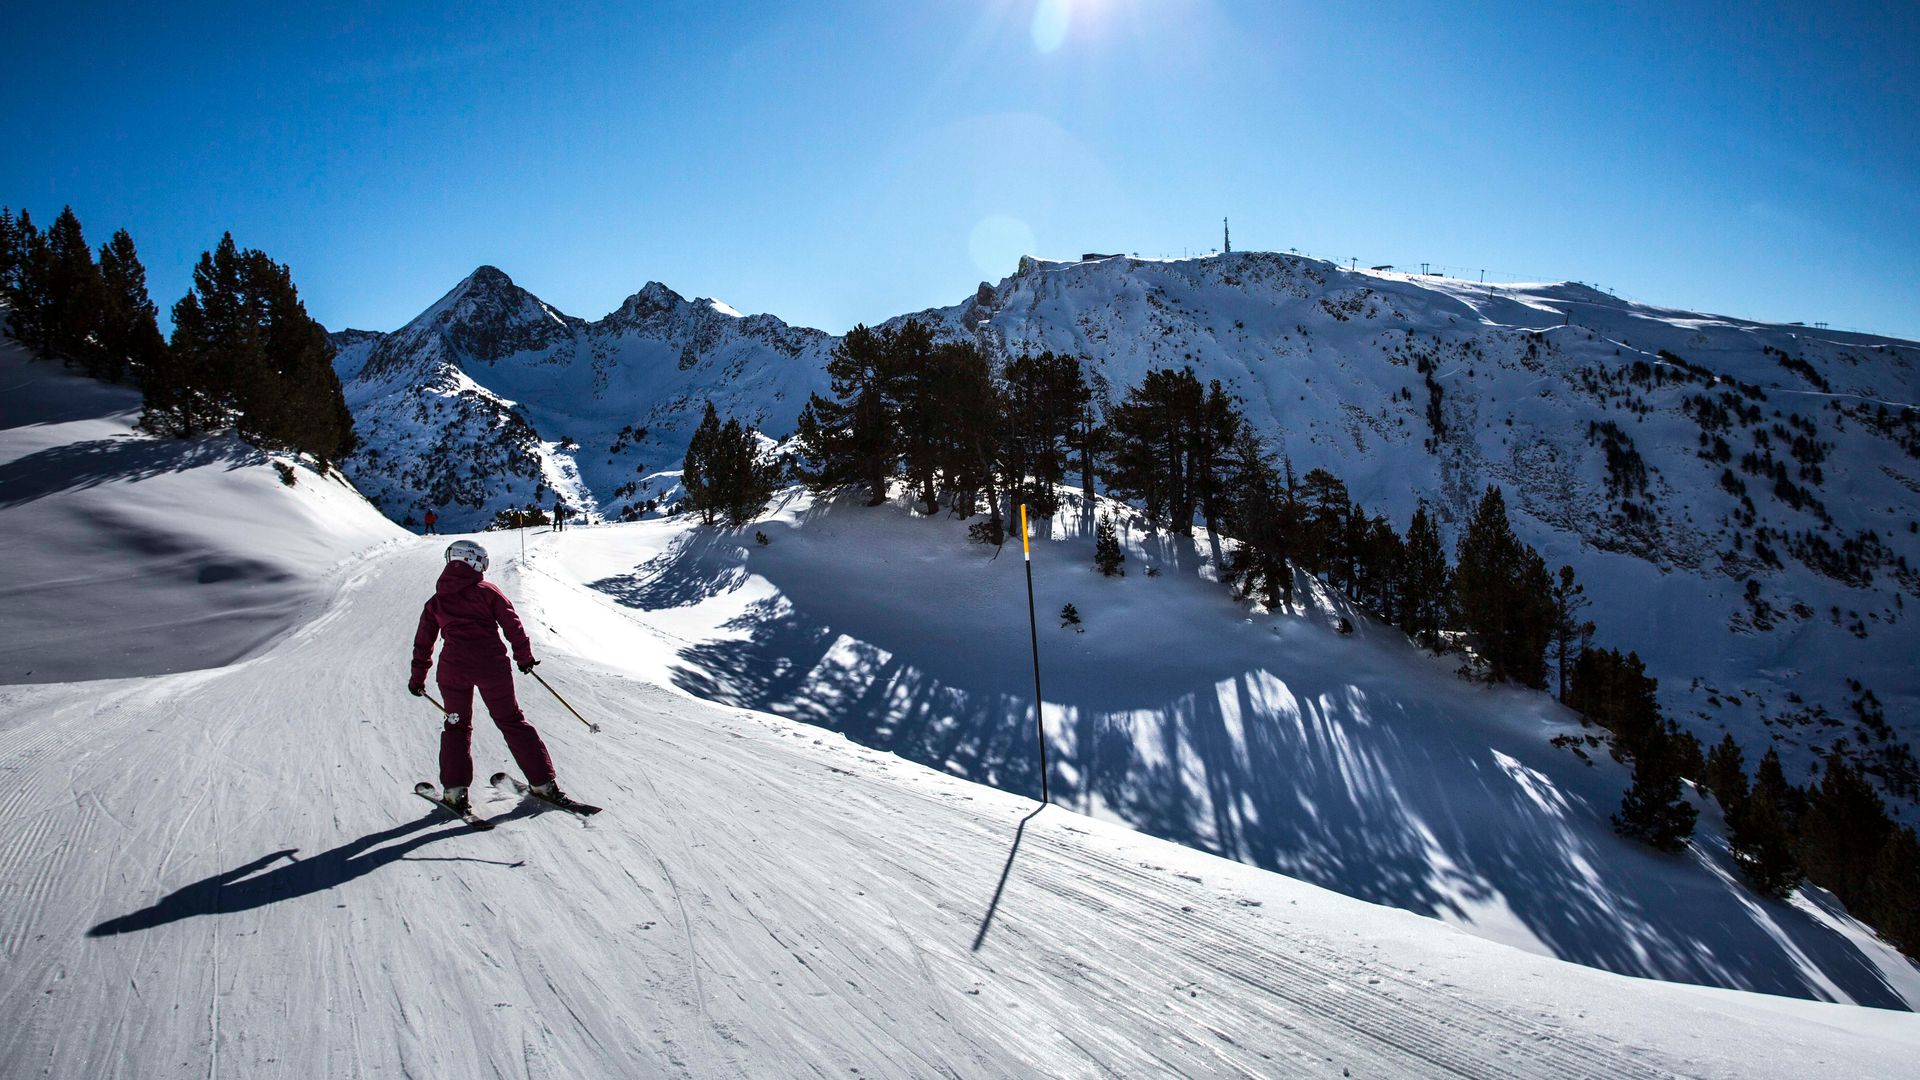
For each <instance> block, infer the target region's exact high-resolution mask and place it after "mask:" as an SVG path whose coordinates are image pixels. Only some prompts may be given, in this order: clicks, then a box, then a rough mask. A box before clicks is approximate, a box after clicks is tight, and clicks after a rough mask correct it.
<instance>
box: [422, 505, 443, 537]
mask: <svg viewBox="0 0 1920 1080" xmlns="http://www.w3.org/2000/svg"><path fill="white" fill-rule="evenodd" d="M439 520H440V515H439V514H436V513H434V512H433V511H431V510H429V511H427V517H426V522H427V531H426V533H425V535H427V536H432V535H433V526H434V523H435V522H437V521H439Z"/></svg>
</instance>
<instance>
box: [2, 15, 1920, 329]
mask: <svg viewBox="0 0 1920 1080" xmlns="http://www.w3.org/2000/svg"><path fill="white" fill-rule="evenodd" d="M1711 6H1714V5H1704V4H1699V5H1696V4H1673V3H1670V2H1669V3H1660V4H1644V5H1643V4H1623V5H1568V6H1567V8H1566V9H1565V10H1559V9H1555V8H1551V7H1542V6H1539V5H1521V4H1512V5H1493V4H1476V3H1454V4H1447V5H1438V4H1434V5H1403V4H1397V3H1391V2H1374V3H1368V4H1335V5H1324V4H1322V5H1306V4H1294V3H1289V2H1285V0H1265V2H1255V3H1235V2H1227V0H1064V2H1062V0H973V2H957V0H913V2H910V3H900V2H898V0H895V2H891V3H880V2H875V3H866V2H845V3H834V2H825V0H823V2H820V3H804V4H802V3H792V4H772V3H753V2H743V3H685V4H653V5H649V4H643V3H626V4H604V5H603V4H599V3H594V2H580V3H573V4H569V5H565V10H564V11H555V10H549V9H548V8H549V6H548V5H541V4H528V3H524V2H522V3H514V4H485V3H483V4H446V3H439V4H433V5H420V6H413V5H408V4H402V3H391V4H364V5H328V4H309V5H303V6H298V7H292V8H291V10H290V12H289V13H285V14H280V13H274V14H268V13H263V12H262V11H261V10H259V7H258V6H257V5H252V4H233V5H220V4H194V3H190V2H188V3H181V4H178V5H141V6H140V7H142V8H144V9H146V10H138V11H134V10H121V9H132V8H134V7H135V5H124V4H123V5H113V6H100V5H94V4H88V3H68V4H54V5H34V6H33V7H32V8H31V9H24V10H21V11H17V12H14V13H13V14H11V15H10V17H9V22H10V23H11V24H12V25H11V26H10V28H9V32H8V40H9V45H10V48H9V53H10V56H9V60H8V62H7V64H6V65H5V67H4V69H0V145H4V146H5V147H6V151H5V153H4V154H0V203H6V204H9V205H12V206H14V207H15V208H19V207H21V206H25V207H26V208H28V209H30V210H31V211H32V212H33V214H34V215H35V217H36V218H37V219H39V220H41V221H43V222H44V221H45V220H48V219H49V218H50V217H51V215H52V214H53V213H56V212H57V211H58V209H59V207H60V206H61V205H62V204H65V203H71V204H72V205H73V206H74V208H75V209H76V210H77V211H78V212H79V214H80V215H81V220H82V221H83V223H85V225H86V226H87V229H88V235H89V238H90V239H93V240H94V241H95V242H96V243H97V242H99V241H101V240H104V239H105V238H106V236H107V234H108V233H109V232H110V231H111V230H112V229H114V228H116V227H121V226H124V227H126V228H128V229H129V230H130V231H131V232H132V233H133V235H134V238H135V240H136V241H137V243H138V244H139V246H140V248H141V251H142V253H143V256H144V258H145V260H146V263H147V266H148V270H149V274H150V278H151V283H152V285H153V291H154V294H155V298H156V300H157V301H158V302H159V303H160V304H161V306H162V308H163V309H164V308H166V307H167V306H168V305H170V304H171V303H172V301H173V300H174V299H176V298H177V297H178V296H179V295H180V293H181V292H183V291H184V289H185V287H186V285H187V279H188V272H189V270H190V268H191V265H192V261H193V259H194V258H195V257H196V256H197V254H198V253H199V252H200V251H201V250H202V249H204V248H206V247H209V246H210V245H211V244H212V243H213V241H214V240H216V239H217V238H218V237H219V234H220V233H221V231H223V230H228V229H230V230H232V231H233V233H234V236H235V238H236V239H237V240H238V241H239V242H240V243H241V244H242V245H244V246H252V247H260V248H263V249H265V250H266V251H267V252H269V253H270V254H272V255H273V256H274V257H275V258H277V259H279V260H281V261H283V262H287V263H289V264H291V265H292V267H293V271H294V275H295V280H296V282H297V283H298V284H299V286H300V288H301V291H302V294H303V295H304V296H305V297H306V299H307V302H308V306H309V308H310V310H311V311H312V312H313V313H314V315H315V316H316V317H317V318H319V319H320V320H321V321H323V322H325V323H326V324H327V325H328V326H329V327H333V328H339V327H344V326H358V327H366V328H371V329H392V328H394V327H396V326H398V325H400V324H401V323H403V322H405V321H406V320H407V319H408V318H410V317H412V316H413V315H414V314H416V313H417V312H418V311H419V310H420V309H421V308H423V307H425V306H426V305H427V304H429V303H431V302H432V301H433V300H434V299H435V298H436V297H438V296H439V295H440V294H441V293H442V292H444V291H445V290H446V289H447V288H448V287H450V286H451V285H452V284H453V283H454V282H456V281H457V280H459V279H460V278H461V277H462V276H464V275H465V274H466V273H468V272H469V271H471V270H472V269H473V268H474V267H475V266H476V265H479V264H481V263H493V264H495V265H497V266H499V267H501V268H502V269H504V270H506V271H507V272H508V273H509V274H511V275H512V276H513V277H514V279H515V280H517V281H518V282H520V283H521V284H522V285H524V286H526V287H527V288H529V289H532V290H533V291H534V292H536V293H538V294H539V295H540V296H542V297H543V298H544V299H546V300H548V301H549V302H550V303H553V304H554V305H556V306H558V307H560V308H561V309H563V310H565V311H568V312H570V313H572V314H576V315H581V316H584V317H588V318H593V317H597V316H599V315H602V314H604V313H606V312H607V311H610V310H612V309H613V308H614V307H615V306H617V305H618V303H619V301H620V300H621V298H622V297H624V296H626V295H627V294H629V293H631V292H634V291H636V290H637V289H639V288H640V286H641V285H642V284H644V283H645V282H646V281H648V280H654V279H657V280H660V281H664V282H666V283H667V284H668V285H671V286H672V287H674V288H675V289H677V290H678V291H680V292H682V293H684V294H686V295H689V296H693V295H705V296H717V297H720V298H722V299H724V300H726V301H727V302H729V303H731V304H733V305H734V306H735V307H737V308H740V309H741V310H743V311H770V312H772V313H774V314H776V315H779V316H781V317H782V318H785V319H788V320H789V321H793V322H798V323H804V324H808V325H813V326H819V327H822V328H825V329H829V330H836V331H837V330H843V329H845V328H846V327H848V326H850V325H852V324H853V323H855V322H857V321H874V320H878V319H882V318H885V317H888V316H891V315H895V314H899V313H902V312H906V311H911V310H916V309H919V308H924V307H929V306H934V305H942V304H948V303H953V302H955V301H957V300H959V299H961V298H963V297H964V296H966V295H967V294H968V293H970V292H971V291H972V289H973V287H974V286H975V285H976V284H977V283H978V282H979V281H981V280H983V279H996V280H997V279H998V278H1000V277H1003V276H1005V275H1006V274H1007V273H1009V272H1011V270H1012V268H1013V262H1014V259H1015V257H1016V256H1017V254H1019V252H1020V251H1021V250H1030V251H1032V252H1033V253H1035V254H1039V255H1042V256H1046V257H1073V256H1076V255H1078V254H1079V253H1080V252H1082V251H1127V252H1135V251H1137V252H1140V253H1141V254H1143V255H1166V254H1175V255H1178V254H1181V253H1183V252H1187V251H1194V252H1198V251H1201V250H1205V249H1207V248H1210V247H1212V246H1215V245H1217V244H1218V242H1219V226H1220V219H1221V217H1222V216H1223V215H1230V216H1231V217H1232V219H1233V232H1234V243H1235V246H1236V247H1237V248H1245V249H1272V250H1285V249H1288V248H1297V249H1299V250H1301V251H1304V252H1308V253H1312V254H1318V255H1324V256H1328V257H1336V258H1346V257H1348V256H1352V257H1357V258H1358V259H1359V260H1360V261H1361V262H1362V264H1371V263H1386V262H1390V263H1396V264H1398V265H1400V266H1402V267H1403V268H1404V267H1408V266H1415V265H1418V264H1419V263H1421V262H1431V263H1434V264H1438V265H1442V266H1446V267H1449V268H1453V269H1457V270H1459V271H1461V272H1464V273H1473V272H1477V271H1478V270H1479V269H1482V268H1485V269H1486V270H1487V271H1488V276H1489V278H1490V279H1492V278H1496V277H1498V278H1502V279H1511V278H1524V279H1561V278H1574V279H1579V280H1584V281H1588V282H1594V283H1598V284H1600V285H1601V286H1603V287H1612V288H1614V289H1616V290H1618V291H1619V292H1620V293H1621V294H1623V295H1630V296H1633V297H1635V298H1637V299H1641V300H1645V301H1648V302H1652V303H1661V304H1670V305H1674V306H1682V307H1692V308H1698V309H1703V310H1708V311H1715V312H1724V313H1728V314H1735V315H1744V316H1752V317H1758V318H1769V319H1779V320H1791V319H1801V320H1806V321H1827V322H1830V323H1832V324H1834V325H1835V326H1847V327H1855V328H1861V329H1867V330H1873V331H1878V332H1883V333H1891V334H1899V335H1902V336H1906V337H1911V338H1920V209H1917V208H1920V145H1917V140H1916V122H1917V119H1920V7H1917V6H1916V5H1913V4H1910V3H1908V4H1888V5H1885V7H1884V8H1883V9H1882V8H1876V7H1874V6H1872V5H1854V4H1839V5H1835V6H1832V7H1830V8H1827V9H1823V10H1820V11H1818V12H1817V13H1816V12H1812V11H1811V10H1802V9H1803V8H1804V9H1811V8H1813V7H1814V5H1781V6H1774V5H1771V4H1768V3H1764V2H1759V3H1752V4H1741V5H1734V4H1727V5H1717V7H1719V8H1720V10H1718V11H1709V10H1707V9H1708V8H1709V7H1711ZM1602 7H1605V8H1606V9H1607V10H1605V11H1601V10H1597V9H1598V8H1602Z"/></svg>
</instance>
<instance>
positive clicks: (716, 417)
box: [680, 401, 720, 525]
mask: <svg viewBox="0 0 1920 1080" xmlns="http://www.w3.org/2000/svg"><path fill="white" fill-rule="evenodd" d="M719 442H720V413H719V411H718V410H716V409H715V408H714V407H713V402H711V401H709V402H707V411H706V412H705V413H704V414H703V415H702V416H701V418H700V426H698V427H696V428H694V429H693V438H692V439H690V440H689V441H688V442H687V456H686V458H685V459H684V460H683V461H682V462H681V466H680V488H681V490H683V491H685V492H686V493H687V507H688V509H690V510H697V511H699V513H700V524H702V525H711V524H713V523H714V520H715V519H716V518H717V517H718V516H719V513H720V505H719V498H718V494H717V491H716V488H717V485H716V484H715V482H714V468H715V466H716V464H717V461H718V457H719Z"/></svg>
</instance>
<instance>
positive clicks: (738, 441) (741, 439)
mask: <svg viewBox="0 0 1920 1080" xmlns="http://www.w3.org/2000/svg"><path fill="white" fill-rule="evenodd" d="M720 444H721V446H722V448H723V453H722V455H721V459H722V462H723V470H722V473H721V476H722V479H723V481H724V483H725V487H724V489H723V494H724V498H723V500H722V503H723V507H724V509H725V512H726V515H727V524H729V525H732V526H735V527H736V528H737V527H739V526H741V525H745V524H746V523H747V522H749V521H752V520H753V519H754V518H757V517H759V516H760V514H761V512H762V511H764V510H765V509H766V508H767V503H768V502H769V501H771V500H772V498H773V493H774V491H775V490H777V489H778V488H779V486H780V462H779V461H777V460H775V459H774V458H772V457H770V456H768V455H764V454H762V453H761V452H760V439H759V436H758V435H756V434H755V433H754V430H753V429H752V428H750V427H747V426H746V425H745V424H742V423H741V422H740V421H739V420H738V419H737V418H733V417H729V418H728V419H727V423H726V425H725V426H724V427H722V428H721V429H720Z"/></svg>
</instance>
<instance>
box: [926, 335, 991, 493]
mask: <svg viewBox="0 0 1920 1080" xmlns="http://www.w3.org/2000/svg"><path fill="white" fill-rule="evenodd" d="M932 365H933V378H932V380H931V383H930V386H931V390H930V392H931V393H932V395H933V398H934V400H935V401H938V402H939V403H940V405H941V407H940V408H939V409H937V410H936V416H937V417H938V426H937V438H936V457H937V464H938V468H939V474H940V481H939V483H940V488H941V490H943V491H945V492H946V493H947V494H948V496H949V497H950V499H951V500H952V502H951V505H952V507H953V512H954V514H955V515H957V516H959V517H962V518H966V517H971V516H972V515H973V513H974V512H975V511H976V510H977V509H979V507H980V505H981V503H982V502H983V501H984V503H985V505H986V506H987V510H988V513H989V514H990V515H991V516H992V519H993V521H996V522H997V521H998V520H999V517H1000V505H999V501H998V487H997V486H996V476H997V473H998V471H999V456H1000V428H1001V417H1000V395H999V391H998V390H997V389H996V388H995V387H994V385H993V365H992V364H991V363H989V362H988V360H987V357H986V354H985V353H983V352H981V351H980V348H979V346H977V345H974V344H973V343H972V342H942V343H940V344H939V345H936V346H934V350H933V358H932Z"/></svg>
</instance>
